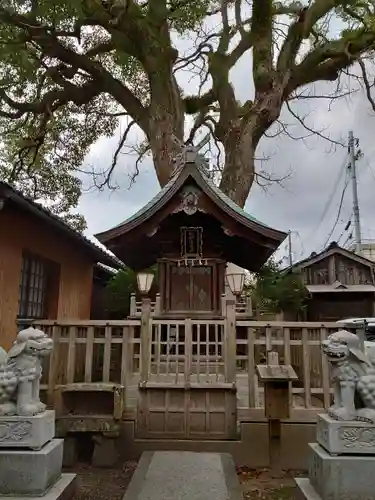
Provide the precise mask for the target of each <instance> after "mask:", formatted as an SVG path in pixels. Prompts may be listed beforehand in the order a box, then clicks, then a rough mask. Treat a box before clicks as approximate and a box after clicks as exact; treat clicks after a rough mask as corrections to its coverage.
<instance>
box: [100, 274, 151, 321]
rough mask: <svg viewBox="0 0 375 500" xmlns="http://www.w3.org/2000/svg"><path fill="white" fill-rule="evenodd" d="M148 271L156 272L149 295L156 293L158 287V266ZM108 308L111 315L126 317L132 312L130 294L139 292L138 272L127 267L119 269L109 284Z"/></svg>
mask: <svg viewBox="0 0 375 500" xmlns="http://www.w3.org/2000/svg"><path fill="white" fill-rule="evenodd" d="M147 271H149V272H152V273H153V274H154V280H153V283H152V287H151V290H150V293H149V296H150V297H151V298H153V299H155V297H154V295H155V293H156V291H157V289H158V267H157V266H153V267H151V268H150V269H148V270H147ZM107 292H108V293H107V298H108V302H107V310H108V311H109V312H110V314H111V315H114V316H116V317H119V318H126V317H127V316H128V315H129V314H130V296H131V294H132V293H135V294H137V293H138V286H137V274H136V273H135V272H134V271H133V270H132V269H130V268H128V267H125V268H123V269H121V270H120V271H118V272H117V273H116V275H115V276H113V278H111V280H110V281H109V282H108V285H107Z"/></svg>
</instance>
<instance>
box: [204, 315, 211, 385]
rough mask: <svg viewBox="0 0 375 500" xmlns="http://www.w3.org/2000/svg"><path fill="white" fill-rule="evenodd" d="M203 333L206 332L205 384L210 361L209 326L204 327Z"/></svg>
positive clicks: (207, 379)
mask: <svg viewBox="0 0 375 500" xmlns="http://www.w3.org/2000/svg"><path fill="white" fill-rule="evenodd" d="M205 331H206V367H205V368H206V369H205V372H206V382H208V381H209V380H210V361H211V357H210V342H209V341H210V326H209V325H205Z"/></svg>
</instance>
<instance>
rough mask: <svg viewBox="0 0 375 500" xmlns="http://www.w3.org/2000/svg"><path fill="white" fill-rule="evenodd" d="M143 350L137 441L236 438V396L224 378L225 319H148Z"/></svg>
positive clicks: (230, 384)
mask: <svg viewBox="0 0 375 500" xmlns="http://www.w3.org/2000/svg"><path fill="white" fill-rule="evenodd" d="M149 347H150V351H149V355H148V356H147V357H148V359H147V361H145V362H147V365H148V370H147V380H143V381H141V384H140V390H139V403H138V413H137V426H136V435H137V437H138V438H151V439H205V440H207V439H208V440H210V439H212V440H215V439H216V440H217V439H219V440H222V439H236V437H237V397H236V396H237V394H236V386H235V384H234V383H233V382H231V381H229V380H228V379H227V369H226V351H227V350H226V338H225V321H224V320H222V321H215V322H214V321H212V320H211V322H210V321H206V322H202V321H198V320H197V321H193V320H189V319H188V320H185V321H175V322H174V324H170V323H167V322H166V321H164V322H163V321H162V320H160V321H153V325H152V332H151V336H150V345H149ZM142 359H144V357H143V356H142Z"/></svg>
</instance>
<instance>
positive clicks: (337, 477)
mask: <svg viewBox="0 0 375 500" xmlns="http://www.w3.org/2000/svg"><path fill="white" fill-rule="evenodd" d="M309 447H310V466H309V479H310V483H311V486H312V487H313V488H314V490H315V491H316V493H317V494H318V495H319V496H320V497H321V498H322V500H375V489H374V471H375V456H371V455H367V456H366V455H356V456H353V455H337V456H332V455H330V454H329V453H328V452H327V451H326V450H325V449H324V448H323V447H322V446H320V445H319V444H318V443H313V444H309Z"/></svg>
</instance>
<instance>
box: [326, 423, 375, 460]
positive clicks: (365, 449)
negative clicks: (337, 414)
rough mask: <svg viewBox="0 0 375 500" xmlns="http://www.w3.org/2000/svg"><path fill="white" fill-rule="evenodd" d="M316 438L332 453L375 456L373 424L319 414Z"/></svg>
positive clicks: (374, 427) (374, 429)
mask: <svg viewBox="0 0 375 500" xmlns="http://www.w3.org/2000/svg"><path fill="white" fill-rule="evenodd" d="M316 440H317V442H318V443H319V444H320V445H321V446H323V448H324V449H326V450H327V451H328V452H329V453H331V454H334V455H371V454H373V455H374V456H375V426H374V425H373V424H368V423H366V422H343V421H339V420H334V419H333V418H331V417H330V416H329V415H327V414H326V413H322V414H319V415H318V420H317V428H316Z"/></svg>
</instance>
